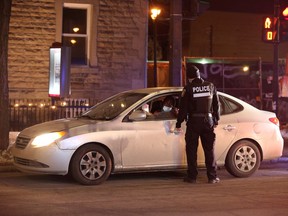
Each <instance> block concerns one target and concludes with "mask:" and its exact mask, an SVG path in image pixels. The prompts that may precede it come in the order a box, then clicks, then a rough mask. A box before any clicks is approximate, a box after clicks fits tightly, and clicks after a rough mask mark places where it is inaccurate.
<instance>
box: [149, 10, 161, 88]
mask: <svg viewBox="0 0 288 216" xmlns="http://www.w3.org/2000/svg"><path fill="white" fill-rule="evenodd" d="M160 13H161V10H160V9H159V8H152V9H151V18H152V20H153V49H154V86H155V87H157V46H156V45H157V44H156V42H157V40H156V37H157V29H156V18H157V16H158V15H159V14H160Z"/></svg>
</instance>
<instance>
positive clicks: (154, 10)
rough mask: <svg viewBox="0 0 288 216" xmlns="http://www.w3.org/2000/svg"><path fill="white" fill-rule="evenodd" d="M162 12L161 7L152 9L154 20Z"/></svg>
mask: <svg viewBox="0 0 288 216" xmlns="http://www.w3.org/2000/svg"><path fill="white" fill-rule="evenodd" d="M160 13H161V10H160V9H159V8H152V9H151V18H152V20H155V19H156V18H157V16H158V15H159V14H160Z"/></svg>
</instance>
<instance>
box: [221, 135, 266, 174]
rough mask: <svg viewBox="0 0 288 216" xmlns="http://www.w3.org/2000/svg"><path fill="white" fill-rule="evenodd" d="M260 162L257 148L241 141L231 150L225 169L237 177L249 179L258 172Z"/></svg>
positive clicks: (246, 141)
mask: <svg viewBox="0 0 288 216" xmlns="http://www.w3.org/2000/svg"><path fill="white" fill-rule="evenodd" d="M260 162H261V156H260V152H259V149H258V148H257V146H256V145H255V144H254V143H252V142H250V141H248V140H241V141H239V142H237V143H235V144H234V145H233V146H232V147H231V148H230V150H229V152H228V154H227V157H226V162H225V167H226V170H227V171H228V172H229V173H230V174H231V175H233V176H235V177H249V176H251V175H252V174H253V173H254V172H255V171H256V170H258V168H259V166H260Z"/></svg>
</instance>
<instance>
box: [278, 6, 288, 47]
mask: <svg viewBox="0 0 288 216" xmlns="http://www.w3.org/2000/svg"><path fill="white" fill-rule="evenodd" d="M280 41H281V42H283V41H288V7H286V8H284V9H283V10H282V12H281V15H280Z"/></svg>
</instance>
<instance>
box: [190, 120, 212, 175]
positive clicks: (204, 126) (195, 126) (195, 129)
mask: <svg viewBox="0 0 288 216" xmlns="http://www.w3.org/2000/svg"><path fill="white" fill-rule="evenodd" d="M199 137H200V139H201V143H202V147H203V150H204V155H205V165H206V169H207V177H208V179H209V180H210V179H215V178H216V177H217V174H216V169H217V166H216V161H215V157H214V145H215V138H216V136H215V133H214V124H213V120H212V118H210V117H192V118H190V119H189V120H188V122H187V129H186V134H185V141H186V156H187V165H188V170H187V175H188V177H189V178H191V179H196V178H197V175H198V171H197V149H198V140H199Z"/></svg>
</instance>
